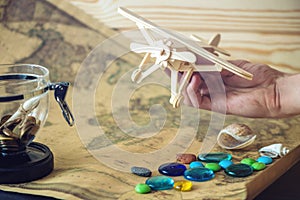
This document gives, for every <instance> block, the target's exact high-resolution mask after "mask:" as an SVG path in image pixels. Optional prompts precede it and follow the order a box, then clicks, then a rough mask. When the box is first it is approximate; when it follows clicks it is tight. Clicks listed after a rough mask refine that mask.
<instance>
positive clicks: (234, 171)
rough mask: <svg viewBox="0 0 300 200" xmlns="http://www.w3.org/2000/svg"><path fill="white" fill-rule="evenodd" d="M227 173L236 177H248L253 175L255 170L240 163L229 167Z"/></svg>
mask: <svg viewBox="0 0 300 200" xmlns="http://www.w3.org/2000/svg"><path fill="white" fill-rule="evenodd" d="M225 172H226V174H228V175H230V176H234V177H246V176H249V175H251V174H252V173H253V168H252V167H251V166H249V165H247V164H243V163H238V164H233V165H230V166H229V167H227V168H226V169H225Z"/></svg>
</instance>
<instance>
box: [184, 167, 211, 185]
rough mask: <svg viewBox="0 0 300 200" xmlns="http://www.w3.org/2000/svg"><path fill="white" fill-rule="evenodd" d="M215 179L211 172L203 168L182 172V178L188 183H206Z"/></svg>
mask: <svg viewBox="0 0 300 200" xmlns="http://www.w3.org/2000/svg"><path fill="white" fill-rule="evenodd" d="M214 177H215V174H214V172H213V171H212V170H210V169H207V168H205V167H196V168H192V169H188V170H186V171H185V172H184V178H186V179H187V180H190V181H198V182H202V181H208V180H211V179H213V178H214Z"/></svg>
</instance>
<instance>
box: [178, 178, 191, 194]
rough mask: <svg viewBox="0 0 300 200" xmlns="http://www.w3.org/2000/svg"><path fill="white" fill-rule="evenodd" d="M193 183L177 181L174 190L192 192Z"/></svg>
mask: <svg viewBox="0 0 300 200" xmlns="http://www.w3.org/2000/svg"><path fill="white" fill-rule="evenodd" d="M192 186H193V183H192V182H191V181H187V180H183V181H176V182H175V183H174V189H175V190H179V191H182V192H186V191H190V190H191V189H192Z"/></svg>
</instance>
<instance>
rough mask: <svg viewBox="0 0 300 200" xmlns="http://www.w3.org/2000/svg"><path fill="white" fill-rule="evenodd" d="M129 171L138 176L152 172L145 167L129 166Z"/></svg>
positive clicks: (146, 175) (144, 175)
mask: <svg viewBox="0 0 300 200" xmlns="http://www.w3.org/2000/svg"><path fill="white" fill-rule="evenodd" d="M131 172H132V173H133V174H135V175H138V176H143V177H150V176H151V174H152V172H151V171H150V170H149V169H147V168H145V167H131Z"/></svg>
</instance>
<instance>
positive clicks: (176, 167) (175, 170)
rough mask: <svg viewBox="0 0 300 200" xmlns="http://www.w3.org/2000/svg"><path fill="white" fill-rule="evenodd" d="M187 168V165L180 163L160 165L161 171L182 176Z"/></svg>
mask: <svg viewBox="0 0 300 200" xmlns="http://www.w3.org/2000/svg"><path fill="white" fill-rule="evenodd" d="M185 170H186V166H185V165H183V164H180V163H176V162H174V163H165V164H163V165H161V166H159V168H158V171H159V173H161V174H163V175H166V176H181V175H183V173H184V171H185Z"/></svg>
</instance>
